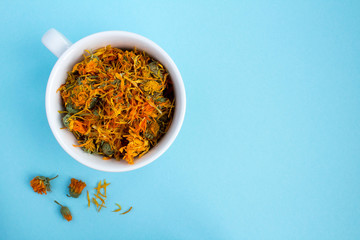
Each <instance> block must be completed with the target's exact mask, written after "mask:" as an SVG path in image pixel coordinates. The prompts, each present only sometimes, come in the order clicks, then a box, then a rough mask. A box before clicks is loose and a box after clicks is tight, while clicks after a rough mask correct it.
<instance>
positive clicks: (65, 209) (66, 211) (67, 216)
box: [54, 201, 72, 222]
mask: <svg viewBox="0 0 360 240" xmlns="http://www.w3.org/2000/svg"><path fill="white" fill-rule="evenodd" d="M54 202H55V203H57V204H59V205H60V206H61V209H60V213H61V215H62V216H63V217H64V218H65V219H66V220H67V221H68V222H70V221H71V220H72V216H71V212H70V210H69V208H68V207H65V206H63V205H61V204H60V203H58V202H57V201H54Z"/></svg>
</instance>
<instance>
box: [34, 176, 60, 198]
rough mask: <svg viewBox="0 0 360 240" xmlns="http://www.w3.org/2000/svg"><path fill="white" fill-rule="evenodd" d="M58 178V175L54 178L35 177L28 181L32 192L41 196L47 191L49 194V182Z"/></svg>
mask: <svg viewBox="0 0 360 240" xmlns="http://www.w3.org/2000/svg"><path fill="white" fill-rule="evenodd" d="M58 176H59V175H56V177H53V178H48V177H44V176H37V177H35V178H34V179H33V180H31V181H30V185H31V187H32V188H33V189H34V192H36V193H39V194H43V193H45V194H47V191H49V192H51V185H50V181H51V180H53V179H55V178H57V177H58Z"/></svg>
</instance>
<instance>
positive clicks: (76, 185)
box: [68, 178, 86, 198]
mask: <svg viewBox="0 0 360 240" xmlns="http://www.w3.org/2000/svg"><path fill="white" fill-rule="evenodd" d="M85 187H86V183H84V182H83V181H81V180H77V179H75V178H72V179H71V183H70V185H69V193H70V196H71V197H73V198H78V197H79V196H80V195H81V192H82V190H83V189H84V188H85ZM68 196H69V195H68Z"/></svg>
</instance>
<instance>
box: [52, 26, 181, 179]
mask: <svg viewBox="0 0 360 240" xmlns="http://www.w3.org/2000/svg"><path fill="white" fill-rule="evenodd" d="M114 36H118V37H122V36H127V37H132V38H134V39H136V40H138V41H143V42H145V43H146V44H148V45H149V46H151V48H153V49H154V51H156V52H157V53H158V54H160V55H161V56H162V57H164V58H165V59H166V64H168V65H170V66H171V69H172V71H171V72H170V70H169V68H167V69H168V71H169V73H170V75H171V77H172V80H173V81H174V80H175V81H176V82H177V87H176V88H175V86H174V91H175V94H177V96H176V106H175V110H174V111H175V113H174V119H173V121H172V124H171V126H170V128H169V131H170V129H171V130H172V131H171V132H169V131H168V132H167V133H166V134H165V135H164V136H163V137H162V139H161V140H160V142H159V143H158V144H157V145H156V146H154V147H153V149H151V150H150V151H152V153H151V157H148V158H146V156H147V155H148V154H149V153H150V151H149V152H148V153H146V154H145V155H144V156H142V157H141V158H140V159H137V160H138V161H136V160H135V162H134V164H127V163H126V167H124V166H125V165H124V164H119V165H118V167H116V168H109V167H105V165H104V166H103V165H101V164H100V165H99V164H96V165H94V164H93V163H92V162H91V161H86V159H84V158H85V157H84V155H80V154H78V153H77V150H76V149H75V147H73V146H71V147H69V144H68V143H66V142H65V141H64V140H63V139H62V137H61V136H60V135H59V134H60V132H59V131H65V130H61V129H58V128H57V127H56V126H54V125H55V123H54V122H53V121H51V120H50V119H51V118H50V114H52V113H51V110H50V108H51V106H50V101H51V98H52V97H54V96H55V95H56V94H58V93H56V92H52V91H50V89H53V87H52V85H53V84H55V83H56V82H55V79H56V76H57V75H58V74H59V71H60V70H59V68H60V67H61V66H62V64H64V63H66V61H69V60H71V59H67V58H68V57H69V55H71V53H72V51H74V50H76V49H79V48H82V47H81V46H83V45H85V44H86V43H87V42H89V41H91V40H93V39H97V38H99V39H103V38H106V37H114ZM135 46H136V44H135ZM81 50H82V51H84V50H85V49H81ZM162 64H164V63H163V62H162ZM166 64H164V65H166ZM60 73H61V72H60ZM45 108H46V115H47V119H48V123H49V126H50V129H51V131H52V133H53V135H54V136H55V138H56V140H57V141H58V143H59V144H60V146H61V147H62V148H63V149H64V150H65V152H67V153H68V154H69V155H70V156H71V157H72V158H74V159H75V160H76V161H78V162H79V163H81V164H83V165H85V166H87V167H90V168H93V169H95V170H99V171H105V172H126V171H132V170H135V169H139V168H141V167H144V166H146V165H148V164H150V163H151V162H153V161H155V160H156V159H157V158H159V157H160V156H161V155H162V154H163V153H164V152H165V151H166V150H167V149H168V148H169V147H170V146H171V144H172V143H173V142H174V140H175V138H176V137H177V135H178V133H179V132H180V129H181V127H182V124H183V121H184V117H185V111H186V93H185V87H184V83H183V80H182V77H181V74H180V72H179V70H178V68H177V66H176V65H175V63H174V61H173V60H172V59H171V57H170V56H169V55H168V54H167V53H166V52H165V51H164V50H163V49H162V48H161V47H160V46H158V45H157V44H156V43H155V42H153V41H151V40H150V39H148V38H146V37H144V36H141V35H139V34H136V33H132V32H127V31H103V32H98V33H94V34H91V35H88V36H86V37H84V38H82V39H80V40H78V41H76V42H75V43H73V44H72V45H71V46H70V47H69V48H68V49H67V50H66V51H65V52H64V53H63V54H62V55H61V56H60V57H59V59H58V60H57V62H56V63H55V65H54V67H53V68H52V71H51V74H50V76H49V79H48V83H47V87H46V96H45ZM57 110H59V109H57ZM57 110H56V111H57ZM175 114H177V115H176V116H175ZM175 117H176V122H175V121H174V120H175ZM165 136H166V137H167V138H166V141H165V139H164V137H165ZM163 140H164V141H163ZM88 155H90V154H88ZM96 157H97V158H98V159H100V160H101V161H104V160H102V159H101V156H100V155H98V156H96ZM143 159H145V160H143ZM140 160H141V161H140ZM107 161H116V160H107ZM119 163H120V162H119Z"/></svg>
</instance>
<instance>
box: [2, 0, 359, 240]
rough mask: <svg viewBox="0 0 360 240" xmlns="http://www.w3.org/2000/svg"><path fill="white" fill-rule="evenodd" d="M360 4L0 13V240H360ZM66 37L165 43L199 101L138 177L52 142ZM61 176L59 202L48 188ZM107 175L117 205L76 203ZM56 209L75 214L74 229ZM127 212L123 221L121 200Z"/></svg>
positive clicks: (36, 4) (106, 4) (93, 6)
mask: <svg viewBox="0 0 360 240" xmlns="http://www.w3.org/2000/svg"><path fill="white" fill-rule="evenodd" d="M359 11H360V4H359V1H271V3H270V1H225V2H220V1H198V2H193V1H176V2H175V1H147V2H140V1H135V2H133V1H103V2H102V1H74V3H70V2H66V1H1V2H0V12H1V14H0V22H1V25H0V30H1V33H2V34H1V38H0V46H1V56H2V57H1V58H0V72H1V80H0V81H1V85H0V96H1V102H2V104H1V108H0V117H1V120H0V132H1V140H0V144H1V146H2V149H1V151H0V157H1V162H2V166H1V168H0V182H1V185H0V190H1V192H2V196H1V197H0V206H1V213H0V233H1V236H0V239H6V240H7V239H251V240H255V239H286V240H287V239H302V240H303V239H360V228H359V224H360V187H359V183H360V147H359V139H360V138H359V137H360V124H359V120H360V119H359V117H360V107H359V106H360V68H359V66H360V28H359V24H360V14H359ZM51 27H54V28H56V29H58V30H59V31H61V32H62V33H63V34H64V35H66V36H67V37H68V38H69V39H70V40H71V41H73V42H75V41H77V40H79V39H81V38H82V37H85V36H87V35H89V34H92V33H96V32H99V31H105V30H126V31H131V32H135V33H138V34H141V35H144V36H145V37H148V38H150V39H152V40H153V41H155V42H156V43H158V44H159V45H160V46H161V47H162V48H163V49H164V50H165V51H167V52H168V53H169V55H170V56H171V57H172V58H173V60H174V61H175V63H176V64H177V66H178V68H179V70H180V72H181V73H182V76H183V79H184V82H185V87H186V90H187V100H188V105H187V113H186V117H185V122H184V125H183V128H182V130H181V132H180V135H179V136H178V138H177V139H176V141H175V143H174V144H173V145H172V146H171V148H170V149H169V150H168V151H167V152H166V153H165V154H164V155H163V156H162V157H161V158H159V159H158V160H156V161H155V162H154V163H152V164H150V165H148V166H146V167H144V168H142V169H139V170H136V171H133V172H127V173H104V172H99V171H95V170H92V169H89V168H86V167H85V166H83V165H81V164H79V163H78V162H76V161H75V160H73V159H72V158H71V157H69V156H68V155H67V154H66V153H65V152H64V151H63V150H62V148H61V147H60V146H59V144H58V143H57V142H56V140H55V138H54V137H53V135H52V133H51V131H50V128H49V126H48V123H47V119H46V115H45V103H44V99H45V88H46V83H47V79H48V76H49V74H50V71H51V69H52V67H53V65H54V64H55V62H56V57H55V56H53V55H52V54H51V53H50V52H49V51H48V50H47V49H46V48H45V47H44V46H43V45H42V44H41V42H40V39H41V36H42V34H43V33H45V32H46V31H47V30H48V29H49V28H51ZM39 174H40V175H47V176H54V175H55V174H59V175H60V177H59V178H58V179H57V180H54V181H53V192H52V193H50V194H48V195H46V196H41V195H37V194H35V193H34V192H33V191H32V189H31V188H30V185H29V181H30V180H31V179H32V178H33V177H34V176H36V175H39ZM71 177H76V178H80V179H82V180H84V181H86V183H87V184H88V186H89V187H88V189H91V187H93V186H94V185H95V184H96V183H97V181H99V180H101V179H104V178H106V179H107V181H109V182H111V185H110V187H109V200H108V203H107V206H108V208H107V209H105V210H104V211H103V212H101V213H97V212H96V211H95V210H94V209H93V208H91V209H87V206H86V204H87V201H86V197H85V195H83V196H81V197H80V198H79V199H69V198H67V197H65V193H66V190H67V189H66V186H67V185H68V184H69V180H70V178H71ZM54 199H56V200H58V201H59V202H62V203H64V204H65V205H68V206H69V207H70V209H71V210H72V212H73V221H72V222H70V223H68V222H66V221H65V220H63V219H62V218H61V216H60V213H59V208H58V206H57V205H56V204H55V203H53V200H54ZM115 202H118V203H120V204H121V205H122V206H123V208H124V209H125V208H127V207H130V206H133V207H134V209H133V211H132V212H131V213H129V214H128V215H124V216H119V215H116V214H114V213H112V212H111V211H112V210H113V209H115V205H114V203H115Z"/></svg>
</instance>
